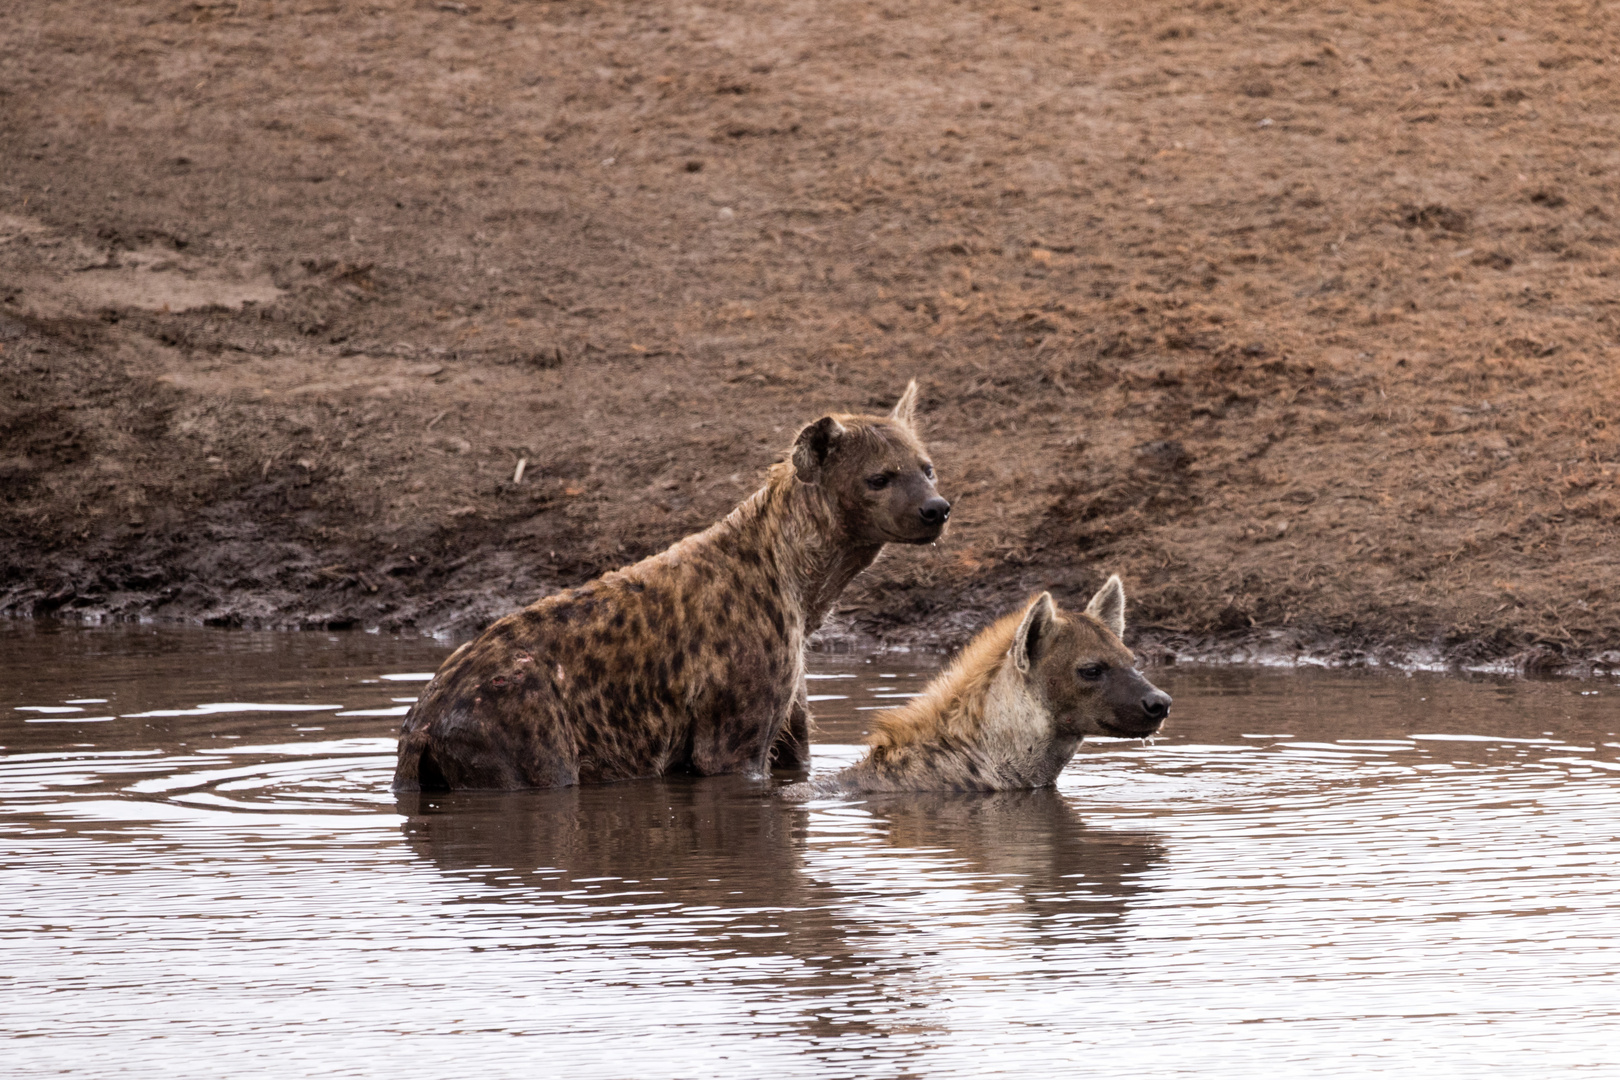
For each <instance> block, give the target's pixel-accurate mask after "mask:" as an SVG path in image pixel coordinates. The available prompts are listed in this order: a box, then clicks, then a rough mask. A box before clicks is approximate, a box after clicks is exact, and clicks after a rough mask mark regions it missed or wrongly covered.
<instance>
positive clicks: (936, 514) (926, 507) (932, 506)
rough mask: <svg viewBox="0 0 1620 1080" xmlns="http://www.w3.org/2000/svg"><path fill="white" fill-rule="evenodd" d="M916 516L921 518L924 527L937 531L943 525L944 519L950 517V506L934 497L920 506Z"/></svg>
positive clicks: (939, 498) (941, 499)
mask: <svg viewBox="0 0 1620 1080" xmlns="http://www.w3.org/2000/svg"><path fill="white" fill-rule="evenodd" d="M917 514H918V516H919V517H921V518H922V521H923V524H924V525H928V526H930V527H932V528H936V529H937V528H940V527H941V526H943V525H944V524H945V519H946V518H948V517H950V516H951V504H950V503H948V502H946V501H945V500H944V499H943V498H941V497H940V496H938V495H935V496H934V497H933V498H931V499H929V500H928V501H927V502H925V503H923V504H922V507H921V508H920V509H919V510H918V511H917Z"/></svg>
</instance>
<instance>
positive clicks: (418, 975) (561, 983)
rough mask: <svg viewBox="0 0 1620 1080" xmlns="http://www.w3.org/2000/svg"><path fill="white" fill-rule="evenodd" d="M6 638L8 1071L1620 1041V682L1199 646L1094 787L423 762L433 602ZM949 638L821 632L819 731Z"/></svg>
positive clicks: (449, 1070)
mask: <svg viewBox="0 0 1620 1080" xmlns="http://www.w3.org/2000/svg"><path fill="white" fill-rule="evenodd" d="M0 649H3V650H4V651H3V653H0V655H4V656H5V657H6V660H5V661H4V662H3V663H4V667H3V669H0V671H3V674H4V678H3V680H0V897H3V899H0V960H3V962H4V963H3V967H0V970H3V972H4V975H3V976H0V978H3V980H4V982H3V983H0V986H3V988H4V997H3V1000H4V1001H5V1005H4V1007H3V1008H0V1027H3V1028H4V1032H5V1036H6V1037H7V1043H6V1051H5V1057H6V1062H7V1072H8V1074H15V1075H44V1074H46V1073H51V1074H59V1073H61V1072H64V1071H66V1072H68V1073H70V1074H71V1073H77V1074H80V1075H108V1074H112V1073H114V1072H116V1073H118V1074H120V1075H134V1076H144V1075H163V1076H217V1075H222V1074H225V1073H228V1074H229V1075H232V1076H285V1075H289V1074H291V1075H297V1074H302V1073H318V1074H320V1075H323V1076H326V1075H377V1074H388V1075H391V1076H440V1075H462V1074H474V1073H476V1074H480V1075H508V1074H513V1073H517V1072H519V1071H522V1072H523V1073H525V1074H528V1073H534V1072H536V1071H537V1070H538V1072H539V1074H541V1075H561V1074H564V1073H566V1074H568V1075H577V1076H603V1077H643V1076H645V1077H672V1076H694V1077H699V1076H701V1077H707V1076H758V1075H761V1074H762V1073H765V1072H766V1071H767V1070H768V1071H769V1072H771V1073H776V1074H785V1075H788V1076H814V1077H841V1076H862V1077H866V1076H872V1077H890V1076H894V1077H901V1076H930V1077H933V1076H969V1075H974V1076H976V1075H983V1074H1000V1073H1012V1072H1021V1073H1027V1074H1034V1075H1053V1074H1055V1073H1056V1072H1058V1071H1059V1070H1066V1069H1067V1068H1069V1067H1073V1068H1082V1069H1084V1070H1085V1071H1086V1073H1088V1074H1092V1075H1124V1074H1126V1073H1129V1074H1130V1075H1133V1076H1134V1075H1141V1074H1154V1075H1164V1074H1170V1075H1174V1074H1178V1073H1188V1074H1191V1073H1196V1074H1198V1075H1200V1076H1211V1075H1215V1076H1246V1075H1252V1074H1253V1073H1255V1072H1257V1071H1260V1070H1265V1069H1269V1070H1272V1071H1279V1070H1280V1071H1282V1072H1284V1073H1297V1072H1303V1071H1306V1070H1308V1071H1309V1072H1311V1073H1312V1074H1313V1075H1319V1074H1323V1073H1338V1074H1342V1075H1361V1074H1364V1073H1367V1072H1372V1071H1380V1070H1381V1071H1387V1072H1395V1073H1399V1074H1404V1075H1415V1074H1419V1073H1422V1074H1428V1073H1432V1072H1435V1071H1440V1070H1449V1072H1450V1073H1451V1074H1454V1075H1481V1074H1484V1073H1487V1072H1489V1073H1499V1072H1504V1071H1505V1072H1509V1073H1511V1074H1513V1075H1544V1074H1547V1073H1556V1072H1565V1071H1574V1070H1577V1069H1579V1070H1582V1071H1587V1072H1598V1073H1602V1072H1604V1071H1605V1070H1612V1069H1616V1068H1620V1061H1617V1060H1616V1059H1617V1058H1620V1052H1617V1051H1615V1050H1613V1049H1611V1044H1612V1043H1614V1042H1615V1040H1614V1039H1613V1038H1612V1036H1611V1034H1610V1032H1611V1030H1612V1028H1613V1027H1614V1025H1615V1022H1616V1017H1617V1014H1620V975H1617V973H1616V972H1617V968H1620V947H1617V942H1616V940H1615V933H1616V931H1615V928H1616V926H1620V919H1617V916H1620V898H1617V895H1616V893H1617V890H1616V888H1615V886H1616V873H1615V870H1614V867H1615V866H1616V865H1617V856H1620V841H1617V839H1616V826H1615V825H1614V822H1615V821H1616V820H1617V817H1620V815H1617V811H1620V737H1617V735H1616V734H1615V733H1616V731H1620V708H1617V703H1620V687H1617V686H1615V685H1614V684H1611V683H1607V682H1585V683H1574V682H1567V683H1566V682H1544V683H1535V682H1518V681H1510V680H1495V679H1473V680H1459V679H1449V678H1443V677H1437V676H1417V677H1411V678H1405V677H1400V676H1388V675H1373V674H1354V673H1327V672H1313V671H1305V672H1278V671H1263V672H1255V671H1233V670H1220V669H1176V668H1171V669H1167V670H1164V671H1162V672H1160V673H1159V674H1160V676H1162V677H1161V678H1160V679H1159V681H1160V682H1161V683H1162V684H1163V685H1165V686H1166V688H1167V689H1169V690H1170V692H1171V693H1173V694H1175V696H1176V715H1175V717H1173V719H1172V723H1171V726H1170V730H1169V731H1168V732H1167V733H1166V735H1165V736H1164V737H1162V738H1161V739H1159V740H1158V741H1157V742H1156V743H1155V744H1154V745H1152V746H1143V745H1141V744H1138V743H1135V742H1101V743H1088V744H1087V746H1086V747H1085V748H1084V749H1083V751H1082V754H1081V756H1080V757H1079V758H1077V760H1076V761H1075V763H1074V764H1073V765H1072V766H1071V767H1070V768H1069V770H1068V771H1067V772H1066V773H1065V774H1064V776H1063V778H1062V780H1061V782H1060V784H1059V787H1058V789H1057V790H1056V791H1050V790H1049V791H1037V792H1012V793H1005V794H1001V795H994V796H940V795H924V796H885V797H883V798H882V799H868V800H864V801H839V800H825V801H820V802H812V803H809V804H798V805H794V804H783V803H780V802H778V801H776V800H775V799H773V798H771V797H770V793H769V788H770V785H769V784H768V783H763V782H755V781H749V780H747V779H743V778H737V777H723V778H714V779H694V778H671V779H667V780H662V781H651V782H640V783H631V784H620V785H611V786H605V787H590V788H576V789H569V790H566V791H555V792H527V793H508V794H476V793H461V794H452V795H426V796H408V797H405V798H401V799H397V800H396V798H395V797H394V795H393V794H392V793H390V792H389V791H388V788H387V785H388V781H389V778H390V776H391V774H392V753H393V733H394V731H395V729H396V727H397V725H398V723H399V720H398V716H399V713H400V710H402V709H403V708H405V707H407V706H408V704H409V700H410V698H411V697H413V696H414V691H415V688H416V687H417V686H419V685H420V680H421V679H422V678H423V677H424V673H425V672H428V671H431V670H432V669H433V667H434V666H436V664H437V662H438V660H439V659H440V658H441V657H442V656H443V654H444V652H445V651H446V650H445V649H444V648H442V647H441V646H439V645H437V644H435V643H433V642H430V641H422V640H410V639H391V638H384V637H380V636H368V635H363V634H342V635H329V634H303V635H300V634H291V635H274V634H245V633H227V632H210V631H188V630H154V629H152V628H114V629H81V628H68V629H62V628H52V627H49V626H43V625H34V624H0ZM931 666H932V664H931V663H929V662H916V663H906V662H903V661H899V660H896V659H895V658H894V657H887V658H882V659H878V660H875V661H872V662H868V661H865V660H863V659H860V658H853V659H852V658H847V657H846V658H838V657H823V658H819V659H818V661H817V665H816V667H817V674H818V675H821V676H825V678H819V679H817V680H816V681H815V682H814V683H813V684H812V687H811V690H812V693H813V694H815V695H816V696H817V697H820V698H821V699H822V700H820V701H818V702H817V703H816V708H817V710H818V714H819V717H820V721H821V733H820V736H819V738H820V745H819V746H818V748H817V760H818V765H819V767H824V768H834V767H837V766H838V765H839V764H842V763H847V762H848V761H850V760H852V759H853V757H854V756H855V755H856V754H858V753H859V751H858V749H857V747H856V746H855V745H854V744H855V742H856V741H857V740H858V738H859V736H860V734H861V732H862V731H863V730H864V728H865V727H866V725H867V722H868V720H869V719H870V716H871V710H874V709H876V708H878V707H881V706H883V705H885V704H889V703H892V702H893V701H895V700H903V698H902V697H901V695H905V694H909V693H914V692H915V691H916V689H917V688H918V687H920V685H921V683H922V682H923V681H924V680H925V679H926V677H927V675H928V673H929V669H930V667H931ZM221 1062H229V1066H228V1067H225V1066H223V1065H221Z"/></svg>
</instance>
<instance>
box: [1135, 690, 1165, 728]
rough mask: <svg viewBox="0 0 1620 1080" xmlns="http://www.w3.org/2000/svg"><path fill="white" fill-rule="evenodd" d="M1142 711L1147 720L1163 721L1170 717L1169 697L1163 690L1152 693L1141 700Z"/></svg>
mask: <svg viewBox="0 0 1620 1080" xmlns="http://www.w3.org/2000/svg"><path fill="white" fill-rule="evenodd" d="M1142 711H1143V712H1145V713H1147V718H1148V719H1149V720H1154V721H1158V720H1163V719H1164V718H1165V717H1166V716H1169V715H1170V695H1169V694H1167V693H1165V692H1164V691H1163V690H1155V691H1153V693H1151V694H1149V695H1148V696H1147V697H1145V698H1143V699H1142Z"/></svg>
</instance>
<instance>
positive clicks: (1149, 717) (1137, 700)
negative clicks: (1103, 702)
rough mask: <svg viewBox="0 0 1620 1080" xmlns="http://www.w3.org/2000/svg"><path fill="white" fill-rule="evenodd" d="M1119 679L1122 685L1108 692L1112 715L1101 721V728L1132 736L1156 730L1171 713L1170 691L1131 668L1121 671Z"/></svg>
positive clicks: (1142, 737) (1137, 737)
mask: <svg viewBox="0 0 1620 1080" xmlns="http://www.w3.org/2000/svg"><path fill="white" fill-rule="evenodd" d="M1120 681H1121V682H1122V683H1123V684H1124V685H1121V686H1117V687H1116V689H1115V692H1114V693H1112V694H1110V695H1109V698H1110V700H1111V702H1112V705H1113V708H1112V710H1111V711H1112V712H1113V716H1111V717H1110V718H1109V719H1108V720H1106V721H1104V722H1103V725H1102V726H1103V729H1104V730H1105V731H1106V732H1107V733H1108V734H1110V735H1123V736H1125V737H1126V738H1131V739H1145V738H1147V737H1148V736H1149V735H1154V734H1157V732H1158V730H1159V728H1160V727H1161V726H1162V725H1163V724H1164V718H1165V717H1167V716H1169V715H1170V695H1169V694H1167V693H1165V692H1164V691H1163V690H1160V689H1159V688H1158V687H1157V686H1154V685H1153V684H1152V683H1150V682H1148V681H1147V680H1146V679H1144V678H1142V676H1141V675H1139V674H1137V673H1136V672H1134V671H1130V672H1126V673H1124V678H1122V679H1121V680H1120Z"/></svg>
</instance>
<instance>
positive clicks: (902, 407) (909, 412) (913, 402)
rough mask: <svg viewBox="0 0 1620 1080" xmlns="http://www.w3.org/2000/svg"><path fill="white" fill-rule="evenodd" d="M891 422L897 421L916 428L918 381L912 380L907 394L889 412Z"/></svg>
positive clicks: (907, 388)
mask: <svg viewBox="0 0 1620 1080" xmlns="http://www.w3.org/2000/svg"><path fill="white" fill-rule="evenodd" d="M889 419H890V420H897V421H899V422H900V423H902V424H904V425H906V427H915V426H916V423H915V421H916V419H917V380H916V379H912V380H911V383H910V385H908V386H907V387H906V392H905V393H903V394H901V395H900V400H899V401H897V402H895V403H894V408H893V409H892V410H891V411H890V412H889Z"/></svg>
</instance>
